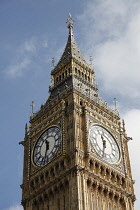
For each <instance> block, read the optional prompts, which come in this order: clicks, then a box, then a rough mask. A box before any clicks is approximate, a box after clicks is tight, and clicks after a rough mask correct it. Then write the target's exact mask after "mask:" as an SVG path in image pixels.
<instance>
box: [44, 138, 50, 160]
mask: <svg viewBox="0 0 140 210" xmlns="http://www.w3.org/2000/svg"><path fill="white" fill-rule="evenodd" d="M45 143H46V152H45V157H46V155H47V151H48V150H49V141H47V140H46V141H45Z"/></svg>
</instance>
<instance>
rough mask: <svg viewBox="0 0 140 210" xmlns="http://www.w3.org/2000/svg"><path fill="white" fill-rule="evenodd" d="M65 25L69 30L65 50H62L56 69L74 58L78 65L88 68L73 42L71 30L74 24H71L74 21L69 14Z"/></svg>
mask: <svg viewBox="0 0 140 210" xmlns="http://www.w3.org/2000/svg"><path fill="white" fill-rule="evenodd" d="M66 23H67V24H68V25H67V27H68V29H69V34H68V40H67V44H66V47H65V50H64V52H63V54H62V56H61V59H60V60H59V62H58V64H57V66H56V67H58V66H59V65H61V64H63V63H65V62H66V61H67V60H69V59H70V58H74V59H76V60H77V61H79V62H80V63H82V64H84V65H86V66H88V67H89V68H90V65H88V64H87V63H86V61H85V59H84V57H83V56H82V54H81V52H80V50H79V48H78V45H77V43H76V41H75V38H74V34H73V30H72V29H73V28H74V24H73V23H74V20H73V19H72V16H71V14H69V18H68V19H67V22H66Z"/></svg>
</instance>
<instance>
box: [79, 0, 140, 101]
mask: <svg viewBox="0 0 140 210" xmlns="http://www.w3.org/2000/svg"><path fill="white" fill-rule="evenodd" d="M95 2H96V3H95ZM79 19H80V20H81V21H82V27H83V28H84V29H83V30H85V33H84V35H85V36H86V40H85V43H86V48H87V54H88V56H89V55H93V59H94V63H95V72H97V75H98V78H97V80H101V81H102V86H103V88H105V89H106V90H109V91H111V92H116V94H120V95H122V96H124V95H125V96H126V95H129V97H131V98H138V97H139V96H140V91H139V89H140V79H139V78H140V70H139V66H140V59H139V58H140V1H138V0H133V1H132V0H129V1H126V0H118V1H112V0H106V1H104V0H100V1H98V2H97V1H89V3H88V4H87V5H86V7H85V10H84V13H83V15H81V16H79ZM93 53H94V54H93ZM88 56H87V57H88Z"/></svg>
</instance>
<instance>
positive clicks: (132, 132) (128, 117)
mask: <svg viewBox="0 0 140 210" xmlns="http://www.w3.org/2000/svg"><path fill="white" fill-rule="evenodd" d="M123 118H124V119H125V123H126V131H127V134H128V136H130V137H133V140H132V141H129V142H128V146H129V152H130V160H131V168H132V175H133V179H134V180H136V183H135V185H134V187H135V194H136V198H137V201H136V202H135V210H138V209H139V206H140V198H139V193H140V190H139V186H140V179H139V177H140V170H139V168H140V163H139V153H140V151H139V148H140V133H139V129H140V109H132V110H129V111H128V112H126V113H125V114H124V116H123Z"/></svg>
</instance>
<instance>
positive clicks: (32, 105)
mask: <svg viewBox="0 0 140 210" xmlns="http://www.w3.org/2000/svg"><path fill="white" fill-rule="evenodd" d="M30 106H31V107H32V114H33V113H34V106H35V104H34V101H32V104H30Z"/></svg>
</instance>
